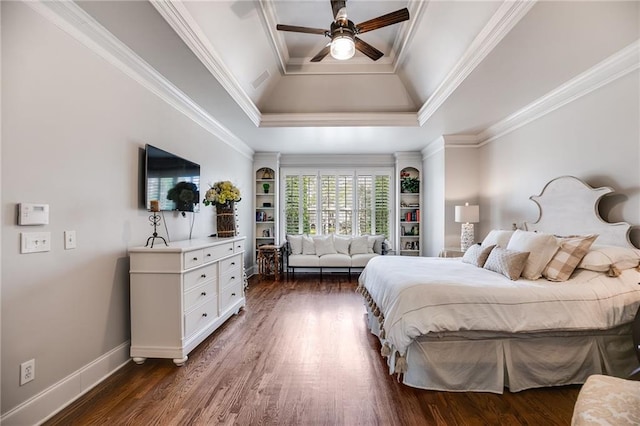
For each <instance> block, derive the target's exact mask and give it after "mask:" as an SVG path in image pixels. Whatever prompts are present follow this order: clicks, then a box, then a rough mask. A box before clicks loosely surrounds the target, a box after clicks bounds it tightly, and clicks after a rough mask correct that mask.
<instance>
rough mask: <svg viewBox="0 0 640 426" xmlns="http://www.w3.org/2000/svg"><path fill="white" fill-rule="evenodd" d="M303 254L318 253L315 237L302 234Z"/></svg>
mask: <svg viewBox="0 0 640 426" xmlns="http://www.w3.org/2000/svg"><path fill="white" fill-rule="evenodd" d="M302 254H316V245H315V244H314V243H313V238H311V237H309V236H307V235H303V236H302Z"/></svg>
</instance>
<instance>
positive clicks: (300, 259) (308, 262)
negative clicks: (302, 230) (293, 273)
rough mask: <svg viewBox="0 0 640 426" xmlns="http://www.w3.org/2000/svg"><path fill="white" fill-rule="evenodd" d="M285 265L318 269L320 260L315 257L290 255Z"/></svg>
mask: <svg viewBox="0 0 640 426" xmlns="http://www.w3.org/2000/svg"><path fill="white" fill-rule="evenodd" d="M329 256H330V255H329ZM287 265H288V266H293V267H318V266H320V258H319V257H318V256H315V255H311V256H309V255H304V254H292V255H290V256H289V262H288V263H287Z"/></svg>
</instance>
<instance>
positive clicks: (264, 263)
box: [257, 245, 280, 280]
mask: <svg viewBox="0 0 640 426" xmlns="http://www.w3.org/2000/svg"><path fill="white" fill-rule="evenodd" d="M257 260H258V273H259V274H260V275H264V276H267V275H273V276H275V279H276V280H277V279H278V278H279V277H280V247H278V246H274V245H264V246H260V247H258V258H257Z"/></svg>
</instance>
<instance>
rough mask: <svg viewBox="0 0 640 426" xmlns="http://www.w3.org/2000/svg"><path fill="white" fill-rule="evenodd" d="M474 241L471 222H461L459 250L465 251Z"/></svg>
mask: <svg viewBox="0 0 640 426" xmlns="http://www.w3.org/2000/svg"><path fill="white" fill-rule="evenodd" d="M474 242H475V236H474V235H473V223H463V224H462V232H461V234H460V250H461V251H463V252H465V251H467V249H468V248H469V247H471V246H472V245H473V244H474Z"/></svg>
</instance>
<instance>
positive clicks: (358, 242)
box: [349, 237, 369, 256]
mask: <svg viewBox="0 0 640 426" xmlns="http://www.w3.org/2000/svg"><path fill="white" fill-rule="evenodd" d="M368 252H369V239H368V238H367V237H353V239H352V240H351V246H350V247H349V253H351V255H352V256H353V255H354V254H367V253H368Z"/></svg>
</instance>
